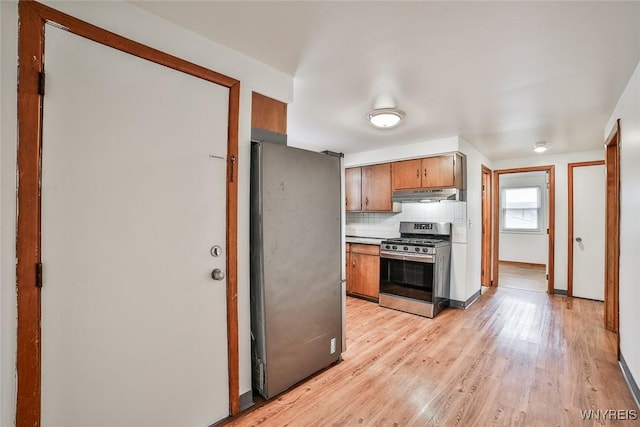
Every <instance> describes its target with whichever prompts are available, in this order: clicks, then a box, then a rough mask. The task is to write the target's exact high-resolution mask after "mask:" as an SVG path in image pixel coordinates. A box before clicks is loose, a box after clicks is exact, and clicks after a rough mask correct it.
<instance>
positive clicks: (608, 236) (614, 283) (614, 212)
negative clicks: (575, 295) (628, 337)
mask: <svg viewBox="0 0 640 427" xmlns="http://www.w3.org/2000/svg"><path fill="white" fill-rule="evenodd" d="M604 151H605V171H606V183H607V184H606V189H605V194H606V196H605V197H606V211H605V223H606V232H605V244H604V248H605V249H604V252H605V263H604V270H605V273H604V276H605V282H604V327H605V329H607V330H609V331H613V332H616V333H618V330H619V326H620V313H619V309H620V119H618V120H616V122H615V124H614V125H613V129H612V130H611V132H610V133H609V136H608V137H607V139H606V141H605V148H604ZM618 355H620V334H619V333H618Z"/></svg>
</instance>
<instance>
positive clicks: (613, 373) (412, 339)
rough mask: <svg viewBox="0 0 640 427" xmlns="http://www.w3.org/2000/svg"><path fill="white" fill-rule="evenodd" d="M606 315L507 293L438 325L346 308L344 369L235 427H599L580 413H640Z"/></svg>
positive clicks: (598, 306)
mask: <svg viewBox="0 0 640 427" xmlns="http://www.w3.org/2000/svg"><path fill="white" fill-rule="evenodd" d="M602 310H603V306H602V303H600V302H595V301H590V300H580V299H574V300H570V299H568V298H566V297H560V296H549V295H547V294H544V293H539V292H528V291H522V290H515V289H506V288H497V289H496V288H492V289H490V290H489V291H487V292H486V293H484V294H483V295H482V296H481V298H480V300H479V301H478V302H476V303H475V304H473V305H472V306H471V307H470V308H469V309H467V310H460V309H447V310H445V311H444V312H442V313H441V314H440V315H439V316H438V317H436V318H435V319H427V318H422V317H419V316H414V315H411V314H407V313H402V312H399V311H394V310H391V309H386V308H380V307H379V306H378V305H377V304H375V303H372V302H368V301H363V300H358V299H354V298H348V299H347V346H348V349H347V351H346V352H345V353H344V354H343V361H342V362H340V363H338V364H336V365H334V366H333V367H331V368H329V369H327V370H325V371H323V372H322V373H320V374H318V375H316V376H314V377H313V378H311V379H310V380H308V381H306V382H303V383H302V384H300V385H298V386H297V387H296V388H294V389H292V390H290V391H288V392H285V393H283V394H282V395H280V396H279V397H277V398H275V399H273V400H271V401H270V402H268V403H267V404H265V405H264V406H260V407H258V408H256V409H253V410H249V412H248V413H246V414H244V415H242V416H240V417H239V418H237V419H234V420H231V421H230V422H229V423H228V425H235V426H251V425H262V426H373V425H375V426H378V425H379V426H435V425H439V426H491V425H493V426H510V425H514V426H536V427H537V426H540V427H543V426H574V425H575V426H591V425H601V424H602V423H596V422H593V421H582V418H581V416H580V410H581V409H587V410H588V409H596V410H597V409H601V410H606V409H623V410H624V409H635V410H637V409H638V408H637V407H636V406H635V403H634V401H633V400H632V397H631V394H630V392H629V390H628V388H627V386H626V384H625V382H624V379H623V377H622V374H621V372H620V368H619V366H618V363H617V361H616V353H615V346H616V338H615V335H614V334H612V333H610V332H607V331H605V330H604V329H603V327H602ZM616 424H617V425H624V426H632V425H638V424H639V422H638V421H612V422H609V421H607V422H606V425H616Z"/></svg>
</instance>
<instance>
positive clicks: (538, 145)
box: [533, 141, 549, 153]
mask: <svg viewBox="0 0 640 427" xmlns="http://www.w3.org/2000/svg"><path fill="white" fill-rule="evenodd" d="M547 148H549V147H548V146H547V141H538V142H535V143H534V144H533V151H535V152H536V153H544V152H545V151H547Z"/></svg>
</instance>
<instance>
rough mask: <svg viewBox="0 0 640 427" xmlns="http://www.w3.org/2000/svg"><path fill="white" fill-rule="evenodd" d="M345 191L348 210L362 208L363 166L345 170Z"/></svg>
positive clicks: (359, 209)
mask: <svg viewBox="0 0 640 427" xmlns="http://www.w3.org/2000/svg"><path fill="white" fill-rule="evenodd" d="M344 187H345V188H344V191H345V194H346V204H347V211H361V210H362V168H348V169H345V171H344Z"/></svg>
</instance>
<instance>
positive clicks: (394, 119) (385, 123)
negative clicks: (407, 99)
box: [367, 108, 404, 129]
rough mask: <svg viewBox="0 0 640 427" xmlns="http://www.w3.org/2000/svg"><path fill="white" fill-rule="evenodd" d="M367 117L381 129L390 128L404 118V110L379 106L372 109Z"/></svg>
mask: <svg viewBox="0 0 640 427" xmlns="http://www.w3.org/2000/svg"><path fill="white" fill-rule="evenodd" d="M367 117H368V118H369V121H370V122H371V124H372V125H374V126H375V127H377V128H379V129H390V128H393V127H396V126H398V125H399V124H400V121H402V119H404V111H402V110H398V109H397V108H378V109H376V110H373V111H371V112H370V113H369V114H368V115H367Z"/></svg>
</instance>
